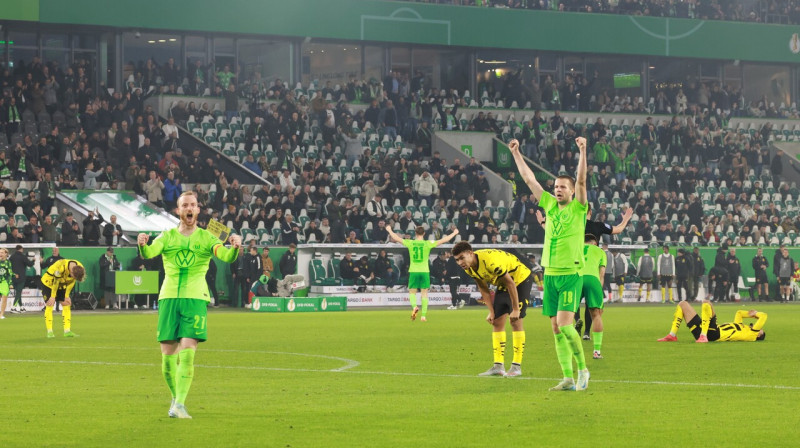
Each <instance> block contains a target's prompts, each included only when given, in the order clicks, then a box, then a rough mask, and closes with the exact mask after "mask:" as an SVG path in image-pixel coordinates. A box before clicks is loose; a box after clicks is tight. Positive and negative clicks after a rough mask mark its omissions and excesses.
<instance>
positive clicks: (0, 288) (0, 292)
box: [0, 282, 9, 296]
mask: <svg viewBox="0 0 800 448" xmlns="http://www.w3.org/2000/svg"><path fill="white" fill-rule="evenodd" d="M8 291H9V287H8V282H0V296H7V295H8Z"/></svg>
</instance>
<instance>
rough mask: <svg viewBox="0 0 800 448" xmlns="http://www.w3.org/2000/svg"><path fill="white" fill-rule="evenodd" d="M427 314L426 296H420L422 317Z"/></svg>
mask: <svg viewBox="0 0 800 448" xmlns="http://www.w3.org/2000/svg"><path fill="white" fill-rule="evenodd" d="M426 314H428V296H427V295H424V296H422V317H425V315H426Z"/></svg>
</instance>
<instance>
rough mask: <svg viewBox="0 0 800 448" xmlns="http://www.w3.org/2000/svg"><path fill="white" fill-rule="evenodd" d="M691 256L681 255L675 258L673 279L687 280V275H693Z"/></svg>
mask: <svg viewBox="0 0 800 448" xmlns="http://www.w3.org/2000/svg"><path fill="white" fill-rule="evenodd" d="M692 258H693V256H692V255H689V254H686V253H683V254H678V256H677V257H675V277H677V278H687V277H689V274H694V263H693V261H692Z"/></svg>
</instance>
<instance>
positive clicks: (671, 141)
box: [0, 59, 800, 245]
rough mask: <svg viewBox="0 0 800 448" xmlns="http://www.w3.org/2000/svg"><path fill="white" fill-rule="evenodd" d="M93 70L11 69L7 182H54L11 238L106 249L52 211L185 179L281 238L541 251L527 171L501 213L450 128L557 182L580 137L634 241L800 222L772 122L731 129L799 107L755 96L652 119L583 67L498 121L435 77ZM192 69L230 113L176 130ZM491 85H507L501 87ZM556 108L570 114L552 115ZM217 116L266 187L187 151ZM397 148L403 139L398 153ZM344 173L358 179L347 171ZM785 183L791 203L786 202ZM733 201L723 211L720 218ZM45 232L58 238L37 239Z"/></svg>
mask: <svg viewBox="0 0 800 448" xmlns="http://www.w3.org/2000/svg"><path fill="white" fill-rule="evenodd" d="M86 73H87V70H86V67H85V66H83V65H82V62H78V63H76V64H75V65H74V66H70V67H67V68H66V69H65V70H62V69H61V68H60V67H58V66H57V65H56V64H53V63H47V64H43V63H42V62H41V61H40V60H39V59H34V60H32V61H31V62H30V63H29V64H24V63H21V64H17V65H16V66H15V69H14V70H13V72H9V71H5V72H4V73H3V75H2V77H0V84H1V85H2V87H3V97H2V99H0V106H2V107H0V111H1V112H2V113H0V126H2V128H3V129H2V131H3V132H2V134H0V135H2V136H4V137H6V138H7V139H8V142H9V144H10V145H9V146H8V147H7V149H6V150H5V151H3V152H0V179H3V180H7V179H14V180H19V181H29V182H30V181H34V182H35V181H38V182H39V185H40V190H39V191H38V192H35V191H31V192H30V193H29V194H28V196H27V197H25V201H24V202H25V203H24V204H22V203H20V204H17V203H16V201H14V200H13V196H14V193H15V192H13V191H6V192H5V196H6V199H5V201H6V202H5V203H4V204H2V205H3V206H4V207H5V209H6V212H7V214H8V215H9V219H8V222H7V231H6V232H5V233H6V234H7V238H8V239H9V240H12V241H32V240H34V239H37V238H39V239H40V240H41V238H42V236H35V234H37V233H43V234H46V235H47V238H48V240H49V239H51V238H52V237H53V234H54V232H53V231H52V229H50V227H54V226H56V225H57V224H59V221H60V222H62V224H61V238H62V242H64V241H66V242H68V243H78V242H79V241H80V240H83V243H84V244H99V240H100V238H101V235H99V234H98V232H99V230H100V229H99V228H98V229H95V227H96V226H95V225H94V224H93V223H94V222H95V221H99V222H102V221H103V218H102V217H100V216H90V217H89V218H90V219H89V221H91V222H89V223H88V224H87V223H86V222H84V223H83V226H79V225H78V223H77V222H75V220H74V219H73V218H72V217H69V216H67V215H66V214H65V213H56V214H55V215H53V216H51V214H52V213H50V212H51V207H52V206H53V205H54V197H55V192H56V191H58V190H59V189H70V188H78V187H79V186H80V185H81V184H80V182H82V185H83V186H92V187H97V188H112V189H113V188H115V187H116V186H117V185H118V184H119V183H121V182H124V183H125V185H126V188H128V189H132V190H134V191H136V192H137V193H139V194H140V195H143V196H145V197H147V199H148V200H149V201H150V202H152V203H154V204H156V205H159V206H163V207H166V208H168V209H169V208H170V207H173V206H174V205H175V201H176V199H177V197H178V195H179V194H180V192H181V191H182V190H183V184H184V183H188V184H192V185H194V187H193V188H194V189H195V191H197V193H198V195H199V198H200V202H201V204H203V206H204V213H203V215H202V216H201V217H200V218H201V220H202V221H207V220H208V219H211V218H217V219H221V220H223V222H230V223H231V224H232V225H233V227H234V228H235V229H236V231H238V232H242V231H243V229H248V228H249V229H257V228H259V227H262V225H261V223H262V222H263V228H265V229H273V228H278V229H280V230H281V231H280V234H279V235H278V237H277V238H275V239H274V240H272V242H273V243H275V244H282V245H288V244H291V243H299V242H303V241H314V240H316V241H318V242H320V241H325V242H332V243H352V242H384V241H386V235H385V234H384V233H385V231H384V230H383V227H384V225H386V224H389V225H392V226H394V227H395V228H396V229H399V230H400V231H402V232H406V231H408V230H409V229H411V228H413V227H414V226H415V225H418V224H423V225H425V227H426V228H427V231H428V232H429V234H431V235H433V236H434V237H438V236H437V235H438V234H440V233H442V232H447V231H449V230H450V229H449V228H448V227H451V226H453V227H458V228H459V229H460V231H461V234H462V237H463V238H465V239H466V238H472V239H474V240H475V241H478V242H484V241H485V242H489V243H491V242H538V241H539V240H540V239H541V227H539V226H538V223H537V222H536V220H535V219H534V214H533V211H534V209H535V204H532V203H530V202H529V201H528V198H527V197H526V196H525V195H524V193H525V186H524V184H522V183H521V182H518V181H517V180H516V179H514V178H513V174H510V175H509V176H508V177H509V181H510V182H511V183H512V184H514V187H515V188H517V190H518V193H519V195H518V199H517V200H515V201H514V203H512V204H508V207H507V209H506V210H507V212H506V210H501V209H504V207H499V208H498V207H495V208H488V209H487V207H486V206H487V205H488V203H487V197H488V195H489V186H488V182H487V180H486V177H485V173H483V168H482V167H481V165H480V164H479V163H478V162H477V161H476V160H474V159H470V160H466V159H465V160H464V161H461V160H458V159H456V160H453V161H448V160H444V159H443V158H442V157H440V155H439V154H436V153H431V132H432V129H434V128H438V129H447V130H456V129H463V130H475V131H486V132H493V133H496V134H498V135H499V136H502V134H506V133H507V135H505V137H506V138H507V137H509V136H518V137H519V138H520V139H521V140H522V141H523V144H524V149H525V151H526V154H527V155H528V156H529V157H531V158H532V159H534V160H535V161H537V162H540V163H541V164H542V165H544V166H545V167H546V168H547V169H549V170H550V171H551V172H553V173H558V172H561V171H564V172H567V173H570V172H574V171H575V167H576V157H577V154H576V151H575V146H574V139H575V138H576V137H577V136H585V137H587V138H588V139H589V145H590V148H591V149H592V150H591V165H592V167H593V172H592V173H590V176H589V183H590V186H591V194H590V199H591V200H592V202H593V205H594V207H595V211H596V212H595V217H596V219H601V220H605V219H608V220H609V221H612V222H614V221H616V223H618V222H619V220H620V219H621V218H620V217H621V215H622V209H624V208H625V207H626V206H629V207H632V208H634V209H635V217H636V219H634V220H633V222H632V224H631V226H629V228H628V232H626V234H625V235H623V238H630V239H631V240H632V241H636V240H637V239H639V237H641V239H642V240H643V241H645V242H649V241H651V240H657V241H664V240H666V239H667V237H669V239H670V240H672V241H677V240H679V239H681V237H683V239H684V240H685V242H687V243H690V242H692V241H696V242H698V243H701V244H702V243H705V242H720V241H721V240H722V239H723V238H728V234H729V231H730V230H729V229H733V230H732V231H733V232H735V233H736V234H737V241H736V243H737V244H738V243H741V244H746V243H747V242H748V241H750V240H749V239H748V237H752V242H755V243H757V242H759V241H760V240H761V239H762V238H765V239H766V240H769V237H770V235H772V234H774V233H776V231H777V227H776V226H779V227H781V230H783V231H784V233H789V232H788V231H789V230H792V229H793V227H792V226H790V225H789V224H790V221H791V222H792V223H794V226H795V227H796V226H797V225H800V222H796V219H795V216H794V215H793V216H789V215H788V212H789V211H790V210H791V209H792V208H793V207H787V204H786V203H785V201H786V198H787V196H790V195H791V196H794V197H795V200H796V196H797V194H794V191H793V188H792V186H790V185H786V184H783V183H781V181H780V176H781V173H782V169H783V164H782V163H781V160H783V159H782V157H783V156H782V154H781V153H780V152H777V153H776V154H774V155H773V154H772V152H771V151H770V148H769V144H768V141H769V137H770V135H771V133H772V127H771V125H770V124H766V125H765V126H764V128H763V129H760V130H757V131H755V132H752V133H744V132H736V131H732V130H729V129H726V128H725V123H726V122H727V120H728V119H729V118H731V117H737V116H739V115H740V114H744V113H747V114H749V115H764V116H768V117H776V118H778V117H784V116H787V115H788V116H796V111H795V110H793V109H782V110H778V109H776V108H775V107H774V105H768V104H766V102H765V101H761V103H760V104H759V103H756V104H755V107H754V106H753V105H752V104H751V105H750V106H749V107H748V108H746V109H745V110H746V112H745V111H743V110H742V109H741V108H740V107H739V105H740V104H745V102H744V100H743V98H742V97H741V92H740V91H738V90H733V89H730V88H728V87H726V86H722V85H719V84H717V83H710V84H704V83H689V84H687V85H686V86H685V87H684V88H682V89H678V90H677V91H675V92H667V91H659V92H658V94H657V95H656V96H655V97H654V98H653V100H652V101H651V102H650V103H649V105H652V107H653V109H643V108H640V107H641V105H642V103H643V102H640V103H637V105H636V106H635V108H633V109H631V107H634V106H633V104H634V103H635V102H634V101H630V102H627V103H626V100H625V99H623V100H619V99H618V98H615V99H613V100H611V99H610V97H609V95H608V94H607V93H602V94H599V95H578V94H577V93H575V92H580V91H581V90H580V89H584V88H585V89H591V85H592V80H590V79H586V78H581V77H572V76H570V75H567V76H566V77H565V79H564V81H563V82H562V83H561V84H560V85H558V86H556V85H555V84H553V83H552V81H551V83H550V84H548V83H547V82H545V84H546V88H545V89H539V93H538V94H537V93H531V92H536V90H535V89H533V87H536V88H538V86H537V85H536V84H535V83H533V84H531V87H532V88H529V89H526V88H524V87H523V86H521V84H520V83H519V82H518V80H517V79H514V76H515V75H514V74H509V75H507V78H506V80H505V81H504V83H505V84H504V86H503V87H502V89H503V90H502V92H501V96H506V97H507V98H508V99H509V101H507V103H509V104H510V103H512V102H514V101H518V102H519V103H521V102H523V101H524V102H526V103H527V102H531V103H532V104H531V106H532V107H533V108H534V109H535V112H534V113H533V115H532V116H531V117H530V119H529V120H526V121H524V122H516V121H509V122H501V121H498V120H496V119H495V117H493V116H492V115H491V113H487V114H486V115H484V114H483V113H482V112H480V113H478V114H477V115H476V116H475V117H474V118H473V119H471V120H464V118H463V114H462V115H459V111H460V110H461V111H463V109H462V108H465V107H468V106H469V103H468V102H467V101H466V98H465V97H464V96H463V94H462V95H461V96H459V95H458V92H455V91H453V90H447V89H442V90H440V89H438V88H435V87H431V86H426V85H425V78H424V76H422V74H421V73H419V72H417V73H414V74H413V75H411V76H409V75H408V74H401V73H395V72H392V73H390V74H389V75H387V77H386V78H384V79H383V80H380V81H378V80H375V79H371V80H366V81H361V80H357V79H351V81H350V82H349V83H347V84H345V85H344V86H331V85H330V83H326V84H325V85H324V86H322V85H320V86H318V87H319V88H318V89H317V90H314V91H311V90H308V91H306V90H303V91H296V90H295V89H294V88H290V87H289V86H287V85H286V84H284V83H283V82H281V81H280V80H277V81H273V82H265V81H263V80H261V79H259V78H258V77H257V76H256V77H254V78H250V79H245V80H243V81H242V82H239V79H238V77H237V76H238V71H237V72H232V71H231V69H230V67H228V66H226V67H223V68H222V69H220V70H217V69H215V68H212V67H207V66H203V65H202V64H198V65H197V66H196V67H191V68H190V69H189V70H188V71H186V72H183V70H182V69H181V68H180V67H177V66H175V65H174V62H172V61H167V63H165V64H164V65H162V66H159V65H158V64H155V63H154V62H153V61H148V62H146V63H145V64H143V65H142V66H141V67H139V68H138V69H137V70H135V71H134V74H133V75H132V79H131V80H130V82H129V83H128V90H127V91H123V92H115V93H114V94H113V95H111V94H109V93H108V92H107V91H106V89H105V88H101V89H100V91H99V92H97V93H96V94H95V93H94V92H93V91H92V90H91V88H89V87H87V85H91V80H90V79H89V78H88V75H86ZM181 73H184V74H185V76H184V78H186V79H188V78H189V77H190V75H193V76H194V80H195V83H196V84H197V85H196V86H195V87H194V88H195V89H196V90H197V91H201V90H205V89H208V90H209V91H214V92H218V93H221V94H222V95H223V96H224V98H225V107H224V110H218V111H213V110H208V108H207V107H206V108H203V107H202V105H201V107H200V108H199V109H198V108H196V107H195V105H194V104H192V103H191V102H179V103H177V104H176V106H175V107H174V108H173V109H172V110H171V113H170V115H171V116H170V117H169V118H168V120H167V121H163V120H160V119H159V117H158V116H157V114H156V112H155V111H153V110H152V109H151V108H150V107H148V106H145V105H144V99H145V98H147V96H148V95H152V94H154V93H156V92H159V91H165V90H166V91H172V90H175V89H176V87H175V85H176V84H175V83H177V82H179V81H180V78H181ZM206 79H207V80H208V83H206V82H205V80H206ZM206 85H207V86H208V87H206ZM578 86H583V87H578ZM101 87H102V86H101ZM180 87H181V88H183V87H185V85H182V86H180ZM480 87H481V89H484V90H486V91H487V92H494V91H493V90H492V85H491V84H488V83H487V84H485V85H481V86H480ZM514 89H519V90H514ZM45 92H48V93H47V94H45ZM542 92H549V93H550V96H545V95H543V94H542ZM555 92H558V93H557V94H556V93H555ZM306 95H308V96H306ZM528 95H530V96H528ZM539 95H541V96H539ZM515 96H517V98H518V99H514V97H515ZM592 96H594V97H595V98H594V99H593V100H592V99H591V98H592ZM586 97H589V98H590V99H589V100H588V102H587V104H586V107H587V109H586V110H596V111H598V112H606V111H609V110H612V111H620V112H634V113H642V116H645V115H646V114H647V113H648V112H651V111H652V112H656V113H671V114H674V115H673V116H672V118H671V119H653V118H647V119H646V120H644V121H643V122H642V123H641V124H639V125H636V126H633V125H630V126H627V128H623V127H619V126H617V129H613V126H609V124H607V123H604V122H603V120H602V118H598V119H597V121H596V122H595V123H593V124H592V125H591V126H583V125H582V124H580V123H570V122H569V120H564V118H563V117H562V116H561V114H560V113H559V109H561V108H564V109H571V108H575V109H581V108H582V106H579V105H578V104H579V103H580V101H582V100H583V98H586ZM553 98H557V99H558V101H557V102H555V103H554V102H553ZM606 100H608V101H606ZM357 102H363V103H368V104H369V107H367V108H366V109H361V110H354V109H353V108H351V106H350V104H351V103H357ZM206 106H207V105H206ZM547 106H550V108H552V109H554V110H553V111H552V115H549V116H548V115H547V114H548V113H550V112H548V111H547V109H548V107H547ZM243 110H245V111H247V113H246V114H244V113H240V111H243ZM542 110H544V112H542ZM78 111H83V112H81V113H79V112H78ZM240 115H241V116H240ZM205 116H209V117H212V118H215V117H217V116H224V117H225V120H226V121H227V122H232V121H233V120H235V119H239V120H241V119H242V118H245V119H246V120H247V121H248V126H247V127H246V128H245V130H244V132H243V142H244V143H245V145H246V147H247V148H248V149H249V148H253V147H254V148H256V149H257V150H258V152H257V153H255V154H256V155H257V158H256V156H255V155H253V154H249V155H248V157H247V158H246V159H245V160H243V162H244V163H243V166H244V167H246V168H247V169H250V170H252V171H254V172H256V174H259V175H261V176H262V177H263V178H264V179H265V180H266V182H267V183H266V185H263V186H260V187H258V186H257V187H251V186H241V185H239V182H238V181H236V180H234V181H232V182H229V181H228V180H227V178H226V175H225V173H223V172H220V170H219V169H218V168H216V166H217V163H216V160H214V158H206V159H205V160H203V159H202V158H201V157H200V156H199V152H197V151H194V152H193V154H191V155H186V154H183V151H182V150H181V144H180V141H179V139H180V136H179V132H178V127H179V126H185V125H186V124H187V122H188V120H190V117H191V119H194V120H196V121H198V122H199V121H202V120H203V118H204V117H205ZM237 116H239V117H237ZM234 117H237V118H234ZM31 126H33V127H31ZM506 131H507V132H506ZM36 135H38V136H39V138H38V141H34V140H35V139H34V137H35V136H36ZM396 139H397V141H398V142H402V144H401V145H399V147H398V146H395V144H394V143H395V140H396ZM382 140H385V142H388V143H389V144H388V145H384V144H382V143H384V141H382ZM0 142H1V141H0ZM371 143H378V144H375V145H373V144H371ZM217 157H221V155H220V156H217ZM342 163H343V164H344V167H345V169H343V170H340V169H339V167H340V165H341V164H342ZM767 173H769V174H767ZM762 174H767V177H763V176H762ZM770 176H771V177H770ZM546 184H548V183H547V182H546ZM207 185H213V187H212V188H210V189H209V188H207V187H206V186H207ZM546 186H547V185H546ZM709 187H711V188H709ZM771 189H772V190H774V192H776V193H779V194H780V201H779V202H778V203H775V201H773V200H772V199H773V195H774V193H773V192H772V190H771ZM712 195H713V196H712ZM762 201H766V202H765V203H763V204H762ZM11 202H15V203H14V204H11ZM495 205H499V204H495ZM792 205H794V204H792ZM18 206H23V209H24V212H23V214H24V215H25V219H26V222H24V223H16V222H14V220H13V218H14V217H13V216H11V215H12V214H13V212H12V211H11V209H12V208H13V209H14V210H16V208H17V207H18ZM409 206H410V207H409ZM717 207H718V208H719V209H720V211H721V212H722V213H706V212H707V211H708V209H709V208H717ZM287 211H288V213H287ZM303 216H305V218H303ZM673 218H676V219H673ZM99 222H98V226H97V227H99ZM40 223H41V224H40ZM63 223H66V225H64V224H63ZM17 225H19V229H17V231H16V232H15V231H14V228H15V227H16V226H17ZM45 225H47V226H49V227H48V230H47V231H43V232H38V231H37V230H36V229H38V228H39V227H40V226H45ZM662 227H663V228H662ZM87 228H89V231H88V232H87V231H86V229H87ZM26 229H28V230H26ZM31 229H33V230H31ZM81 229H83V230H81ZM720 229H722V231H720ZM43 230H44V229H43ZM795 230H796V229H795ZM721 233H722V234H721ZM90 234H91V235H90ZM741 237H743V238H741ZM56 238H58V236H57V235H56ZM115 241H118V240H115Z"/></svg>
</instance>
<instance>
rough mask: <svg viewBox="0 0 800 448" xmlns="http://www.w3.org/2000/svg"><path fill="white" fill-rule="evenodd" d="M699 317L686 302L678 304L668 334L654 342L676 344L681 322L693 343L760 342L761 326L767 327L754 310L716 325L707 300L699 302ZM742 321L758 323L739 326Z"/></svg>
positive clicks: (739, 312)
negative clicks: (748, 320) (731, 320)
mask: <svg viewBox="0 0 800 448" xmlns="http://www.w3.org/2000/svg"><path fill="white" fill-rule="evenodd" d="M700 313H701V314H700V315H699V316H698V315H697V313H696V312H695V311H694V309H693V308H692V306H691V305H690V304H689V302H686V301H683V302H679V303H678V307H677V308H676V310H675V315H674V317H673V319H672V327H671V328H670V330H669V334H668V335H666V336H664V337H663V338H661V339H659V340H658V342H676V341H677V340H678V337H677V336H676V333H677V332H678V328H680V326H681V322H682V321H684V320H685V321H686V326H687V327H689V330H690V331H691V332H692V336H694V339H695V342H714V341H719V342H726V341H733V342H737V341H738V342H754V341H763V340H764V338H765V337H766V336H767V335H766V333H764V330H763V328H764V324H766V323H767V313H764V312H761V311H756V310H749V311H745V310H738V311H736V316H735V317H734V318H733V322H729V323H725V324H721V325H718V324H717V314H716V313H715V312H714V307H713V306H712V305H711V302H710V301H708V300H705V301H704V302H703V307H702V310H701V312H700ZM746 317H748V318H753V319H758V320H757V321H756V322H755V323H753V324H750V325H746V324H744V323H742V320H743V319H744V318H746Z"/></svg>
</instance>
